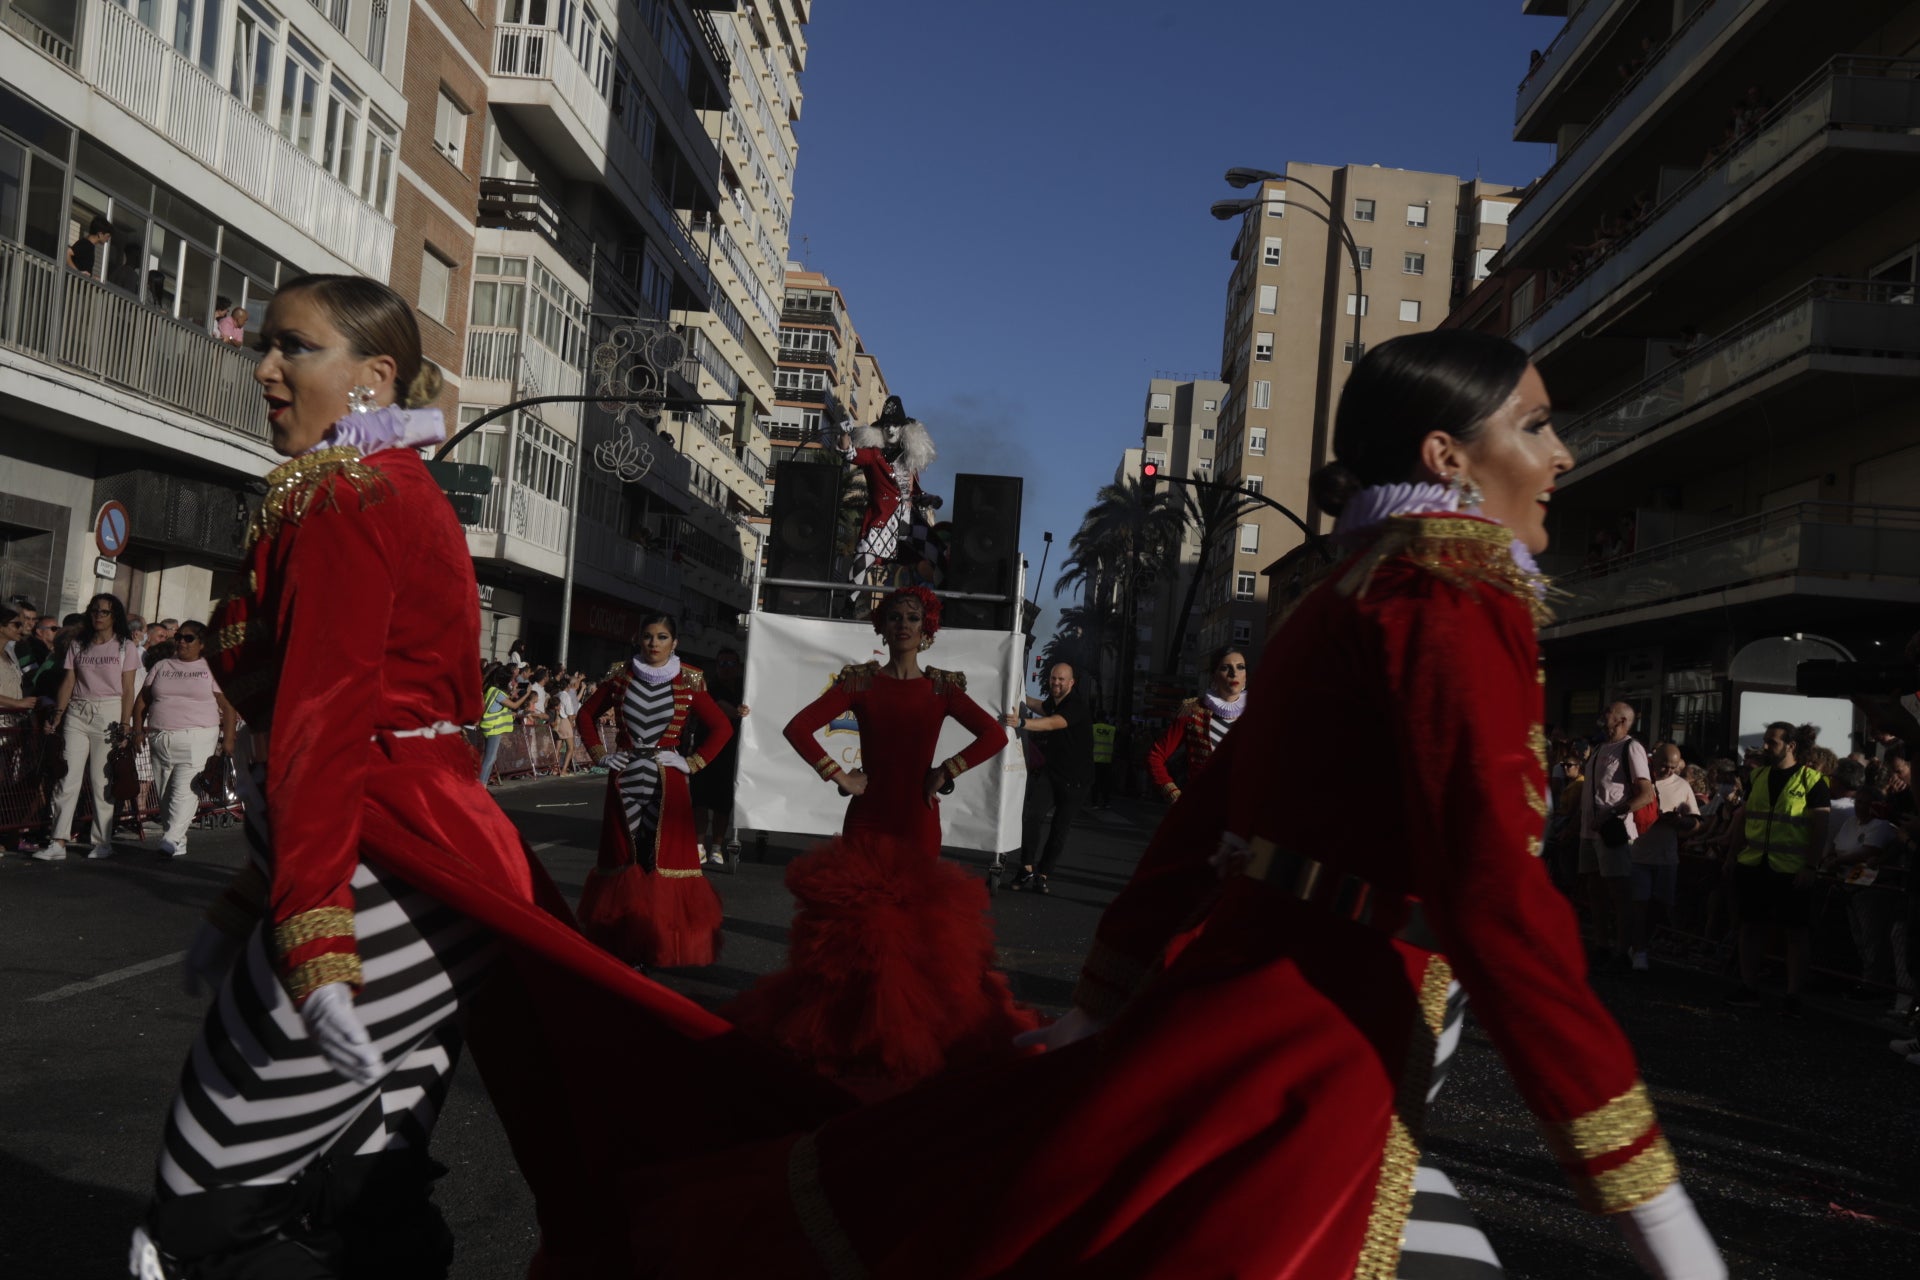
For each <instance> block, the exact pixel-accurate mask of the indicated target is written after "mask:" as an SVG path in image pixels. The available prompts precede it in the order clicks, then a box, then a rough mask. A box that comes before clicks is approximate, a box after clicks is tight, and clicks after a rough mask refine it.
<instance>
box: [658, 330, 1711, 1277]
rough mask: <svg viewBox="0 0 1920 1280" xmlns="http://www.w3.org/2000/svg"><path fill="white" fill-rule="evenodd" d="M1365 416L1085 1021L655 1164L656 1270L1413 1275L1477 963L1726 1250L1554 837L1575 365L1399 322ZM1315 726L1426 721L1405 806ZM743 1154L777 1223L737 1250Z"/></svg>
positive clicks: (1348, 417) (1522, 1054) (1614, 1176)
mask: <svg viewBox="0 0 1920 1280" xmlns="http://www.w3.org/2000/svg"><path fill="white" fill-rule="evenodd" d="M1334 449H1335V455H1336V458H1337V460H1338V461H1337V462H1336V463H1335V464H1333V468H1332V469H1331V471H1330V472H1329V473H1328V474H1327V475H1326V476H1324V477H1321V478H1320V479H1321V480H1323V481H1324V483H1321V484H1317V485H1316V489H1317V491H1318V493H1319V494H1320V496H1321V505H1322V506H1323V508H1325V509H1327V510H1333V511H1342V517H1341V526H1340V530H1341V531H1340V534H1339V537H1340V539H1341V542H1342V549H1343V551H1344V555H1343V556H1342V557H1341V561H1340V563H1339V564H1338V565H1337V566H1336V567H1335V568H1334V569H1333V570H1332V571H1331V573H1330V574H1329V576H1328V577H1327V578H1326V579H1325V580H1324V581H1323V582H1321V584H1320V585H1319V586H1318V587H1316V588H1315V589H1314V590H1313V591H1312V592H1311V593H1310V594H1309V595H1308V596H1307V597H1306V598H1305V599H1304V600H1303V601H1302V602H1301V604H1300V605H1299V606H1298V607H1297V609H1296V610H1295V612H1294V613H1293V614H1292V616H1291V617H1290V618H1289V619H1288V620H1287V621H1286V623H1285V625H1284V626H1283V627H1282V629H1281V630H1280V632H1279V633H1278V634H1277V635H1276V637H1275V638H1274V639H1273V640H1272V641H1271V642H1270V643H1269V646H1268V652H1267V654H1266V662H1267V664H1268V670H1269V672H1270V674H1269V676H1268V677H1267V678H1266V679H1263V680H1262V682H1261V687H1260V689H1259V690H1257V691H1256V692H1255V693H1254V694H1253V695H1252V697H1253V699H1254V702H1253V705H1252V706H1251V707H1250V708H1249V710H1248V712H1247V715H1246V717H1245V723H1243V724H1242V725H1240V726H1239V727H1238V728H1237V729H1236V730H1235V731H1234V732H1233V733H1232V734H1231V735H1229V736H1228V738H1227V740H1226V742H1225V744H1224V747H1223V750H1222V752H1221V754H1220V756H1219V758H1217V759H1215V760H1214V761H1213V763H1212V764H1211V765H1210V766H1209V767H1208V768H1207V769H1206V770H1204V771H1203V772H1202V773H1201V774H1200V776H1199V777H1198V778H1197V779H1196V780H1195V781H1194V782H1193V784H1192V785H1191V786H1190V787H1189V788H1188V791H1187V794H1186V796H1185V797H1184V799H1183V800H1182V802H1181V803H1180V804H1178V805H1176V806H1175V807H1174V809H1173V810H1172V812H1171V813H1170V814H1169V815H1168V818H1167V820H1166V821H1165V822H1164V823H1163V824H1162V826H1161V828H1160V830H1159V832H1158V833H1157V834H1156V836H1155V838H1154V840H1153V842H1152V843H1151V845H1150V846H1149V848H1148V850H1147V853H1146V854H1145V856H1144V858H1143V859H1142V862H1141V864H1140V866H1139V868H1138V869H1137V870H1136V872H1135V875H1134V877H1133V879H1132V881H1131V882H1130V884H1129V886H1128V887H1127V889H1126V890H1124V891H1123V892H1122V894H1121V895H1120V896H1119V897H1118V898H1117V899H1116V900H1115V901H1114V903H1113V905H1112V906H1111V908H1110V909H1109V910H1108V912H1107V913H1106V915H1105V917H1104V919H1103V921H1102V923H1101V925H1100V928H1099V931H1098V935H1097V942H1096V945H1095V947H1094V948H1093V951H1092V953H1091V955H1090V957H1089V959H1088V961H1087V964H1086V966H1085V969H1084V971H1083V975H1082V979H1081V982H1080V985H1079V987H1078V989H1077V991H1076V1008H1075V1010H1074V1011H1073V1012H1072V1013H1070V1014H1069V1015H1068V1016H1067V1017H1066V1018H1064V1019H1062V1020H1061V1021H1060V1022H1059V1023H1056V1024H1054V1026H1053V1027H1052V1028H1050V1029H1049V1034H1048V1037H1047V1041H1048V1043H1049V1045H1051V1046H1053V1047H1051V1048H1050V1049H1049V1051H1048V1052H1045V1053H1043V1054H1041V1055H1039V1056H1037V1057H1034V1058H1026V1059H1015V1060H1013V1061H1010V1062H1006V1063H1003V1064H1000V1065H997V1066H992V1067H987V1068H983V1069H982V1070H979V1071H976V1072H969V1073H960V1074H955V1075H950V1076H947V1077H944V1078H941V1079H937V1080H933V1081H930V1082H928V1083H927V1084H925V1085H922V1086H921V1087H919V1088H917V1089H915V1090H913V1091H912V1092H910V1093H907V1094H904V1095H902V1096H900V1097H897V1098H893V1099H891V1100H888V1101H886V1102H882V1103H879V1104H877V1105H874V1106H870V1107H866V1108H863V1109H861V1110H858V1111H855V1112H851V1113H849V1114H847V1115H844V1116H841V1117H838V1118H836V1119H834V1120H832V1121H830V1122H828V1123H827V1124H825V1125H824V1126H821V1127H819V1128H816V1129H813V1130H811V1131H808V1132H805V1133H803V1134H801V1135H799V1136H797V1137H793V1138H789V1139H786V1140H783V1141H782V1142H779V1143H776V1144H771V1145H766V1146H761V1147H758V1148H750V1149H748V1150H746V1151H743V1152H737V1153H729V1154H727V1155H725V1156H722V1157H719V1158H716V1159H713V1160H712V1161H710V1162H706V1163H705V1164H704V1165H702V1164H700V1163H699V1162H689V1163H687V1164H683V1165H680V1166H678V1167H675V1168H673V1169H671V1170H669V1171H666V1172H665V1173H663V1174H662V1175H660V1176H658V1177H657V1178H650V1179H648V1182H649V1185H648V1187H647V1188H645V1189H644V1190H645V1191H647V1192H650V1193H652V1194H642V1195H640V1196H638V1197H637V1198H636V1202H637V1203H638V1204H641V1205H642V1206H644V1208H643V1209H642V1210H641V1212H642V1213H643V1215H644V1220H643V1221H642V1223H641V1224H640V1229H641V1231H642V1232H643V1233H644V1238H647V1239H649V1240H650V1241H651V1242H652V1244H653V1245H654V1248H655V1252H656V1256H657V1257H659V1258H660V1259H661V1264H662V1265H661V1266H660V1268H659V1269H658V1272H657V1274H662V1275H666V1276H672V1277H683V1276H685V1277H691V1276H696V1275H699V1276H706V1275H748V1274H767V1275H775V1274H777V1275H781V1276H790V1277H791V1276H806V1275H812V1276H844V1275H856V1274H857V1275H864V1276H870V1277H875V1278H876V1280H878V1278H884V1277H905V1276H915V1277H947V1278H958V1277H967V1278H972V1277H988V1276H992V1277H1048V1278H1050V1280H1051V1278H1059V1277H1078V1276H1101V1277H1143V1278H1144V1277H1166V1276H1236V1277H1238V1276H1244V1277H1258V1278H1259V1280H1274V1278H1281V1280H1345V1278H1346V1277H1350V1276H1357V1277H1362V1278H1363V1280H1377V1278H1383V1277H1393V1276H1395V1275H1397V1274H1399V1270H1400V1264H1401V1258H1402V1254H1403V1252H1414V1251H1417V1250H1416V1248H1415V1245H1416V1243H1417V1242H1413V1241H1411V1239H1410V1233H1411V1229H1410V1227H1409V1224H1408V1218H1409V1213H1410V1211H1411V1209H1412V1206H1413V1201H1414V1196H1415V1192H1416V1188H1417V1187H1418V1186H1419V1185H1420V1184H1419V1182H1418V1176H1417V1175H1418V1163H1419V1156H1420V1149H1419V1142H1420V1134H1421V1127H1422V1120H1423V1116H1424V1113H1425V1110H1426V1105H1427V1100H1428V1097H1429V1091H1430V1088H1431V1086H1432V1084H1433V1080H1432V1077H1433V1075H1434V1065H1435V1061H1436V1058H1437V1057H1439V1056H1440V1054H1439V1052H1438V1051H1439V1050H1440V1049H1441V1048H1442V1047H1443V1046H1441V1044H1440V1042H1441V1040H1442V1037H1443V1035H1444V1034H1445V1030H1446V1006H1447V1004H1448V995H1449V990H1450V988H1451V986H1452V983H1453V980H1454V979H1455V978H1456V977H1457V978H1458V981H1459V982H1460V984H1461V985H1462V986H1464V988H1465V990H1466V992H1467V993H1468V994H1469V995H1470V996H1471V997H1472V998H1473V999H1474V1001H1475V1002H1476V1003H1477V1004H1478V1005H1479V1008H1480V1017H1481V1021H1482V1022H1483V1024H1484V1025H1485V1027H1486V1029H1487V1031H1488V1034H1489V1035H1490V1037H1491V1038H1492V1040H1493V1042H1494V1044H1495V1046H1496V1047H1497V1049H1498V1050H1499V1051H1500V1053H1501V1055H1502V1057H1503V1058H1504V1059H1505V1061H1506V1064H1507V1067H1508V1070H1509V1072H1510V1074H1511V1075H1512V1077H1513V1079H1514V1081H1515V1083H1516V1084H1517V1085H1518V1086H1519V1089H1520V1092H1521V1094H1522V1095H1523V1096H1524V1098H1525V1099H1526V1101H1527V1102H1528V1104H1529V1105H1530V1106H1531V1108H1532V1109H1533V1111H1534V1113H1535V1114H1536V1116H1537V1117H1538V1118H1539V1121H1540V1124H1541V1128H1542V1131H1543V1133H1544V1136H1545V1137H1546V1140H1547V1143H1548V1146H1549V1148H1550V1149H1551V1150H1552V1151H1553V1152H1554V1153H1555V1155H1556V1156H1557V1157H1558V1159H1559V1161H1560V1163H1561V1165H1562V1167H1563V1168H1564V1170H1565V1171H1566V1173H1567V1175H1568V1177H1569V1178H1570V1180H1571V1181H1572V1183H1573V1185H1574V1188H1575V1190H1576V1192H1577V1194H1578V1196H1579V1198H1580V1200H1581V1202H1582V1203H1583V1204H1584V1205H1586V1206H1587V1207H1588V1208H1590V1209H1592V1210H1595V1211H1598V1212H1602V1213H1606V1214H1610V1215H1612V1216H1613V1217H1614V1220H1615V1221H1616V1222H1617V1223H1618V1224H1619V1225H1620V1226H1621V1228H1622V1231H1623V1233H1624V1234H1625V1235H1626V1237H1627V1240H1628V1243H1629V1244H1630V1246H1631V1247H1632V1248H1633V1250H1634V1252H1635V1254H1636V1256H1637V1257H1638V1258H1639V1259H1640V1261H1641V1262H1642V1264H1643V1265H1644V1266H1646V1268H1647V1269H1648V1270H1649V1271H1650V1272H1651V1273H1653V1274H1655V1275H1659V1276H1665V1277H1689V1278H1692V1277H1700V1278H1702V1280H1707V1278H1712V1277H1719V1276H1723V1275H1724V1274H1725V1270H1724V1267H1723V1265H1722V1264H1721V1262H1720V1259H1719V1256H1718V1253H1717V1251H1716V1250H1715V1248H1714V1245H1713V1242H1712V1240H1711V1238H1710V1237H1709V1236H1708V1235H1707V1233H1706V1231H1705V1228H1704V1227H1703V1225H1702V1224H1701V1222H1700V1220H1699V1217H1698V1215H1697V1214H1696V1213H1695V1212H1694V1209H1693V1207H1692V1204H1691V1202H1690V1201H1689V1200H1688V1198H1687V1196H1686V1193H1685V1191H1684V1190H1683V1189H1682V1188H1681V1187H1680V1184H1679V1182H1678V1174H1677V1169H1676V1166H1675V1162H1674V1158H1673V1154H1672V1152H1671V1151H1670V1150H1669V1148H1668V1145H1667V1141H1666V1139H1665V1137H1664V1136H1663V1134H1662V1132H1661V1129H1660V1125H1659V1122H1658V1119H1657V1117H1656V1115H1655V1113H1654V1108H1653V1104H1652V1102H1651V1101H1650V1099H1649V1097H1648V1094H1647V1091H1646V1089H1645V1087H1644V1086H1643V1085H1642V1084H1641V1083H1640V1081H1639V1078H1638V1074H1637V1070H1636V1067H1635V1063H1634V1056H1633V1052H1632V1050H1631V1048H1630V1047H1629V1046H1628V1044H1627V1042H1626V1039H1625V1037H1624V1036H1623V1035H1622V1034H1621V1031H1620V1028H1619V1027H1618V1025H1616V1024H1615V1022H1614V1021H1613V1019H1612V1018H1611V1017H1610V1016H1609V1015H1608V1014H1607V1012H1606V1010H1605V1009H1604V1008H1603V1007H1602V1006H1601V1004H1600V1002H1599V1000H1598V999H1597V998H1596V997H1595V996H1594V994H1593V992H1592V990H1591V989H1590V988H1589V987H1588V985H1587V982H1586V967H1585V961H1584V957H1583V956H1582V954H1581V950H1580V943H1579V931H1578V929H1577V928H1576V927H1575V926H1574V922H1573V920H1572V918H1571V913H1570V909H1569V907H1568V905H1567V903H1566V901H1565V899H1564V898H1563V897H1562V896H1561V895H1560V894H1559V893H1558V892H1557V891H1556V890H1555V889H1554V888H1553V886H1552V884H1551V883H1550V881H1549V880H1548V877H1547V874H1546V869H1545V867H1544V866H1543V865H1542V864H1541V863H1540V861H1539V858H1538V856H1537V855H1538V853H1539V843H1540V835H1541V831H1542V827H1543V823H1544V819H1545V813H1546V806H1545V802H1544V799H1543V795H1544V788H1545V785H1546V770H1545V764H1544V762H1543V761H1542V760H1541V758H1540V757H1541V755H1542V753H1543V751H1544V746H1545V742H1544V738H1543V736H1542V733H1541V729H1540V713H1541V693H1540V686H1539V653H1538V647H1537V640H1536V627H1537V625H1538V622H1539V619H1540V618H1541V617H1542V616H1543V607H1542V591H1543V587H1544V583H1543V582H1542V580H1541V579H1540V577H1539V575H1538V574H1537V573H1536V572H1535V571H1534V569H1533V562H1532V559H1531V557H1532V554H1533V553H1536V552H1538V551H1539V550H1541V549H1542V548H1544V547H1545V545H1546V540H1547V539H1546V527H1545V514H1546V509H1547V503H1548V501H1549V499H1550V495H1551V493H1552V490H1553V487H1554V481H1555V478H1556V477H1557V476H1558V475H1559V474H1561V473H1562V472H1564V471H1565V470H1566V469H1567V468H1568V467H1569V466H1570V465H1571V461H1570V459H1569V458H1568V456H1567V453H1566V451H1565V450H1564V449H1563V448H1562V447H1561V445H1560V442H1559V440H1558V439H1557V438H1556V437H1555V435H1554V432H1553V428H1552V425H1551V406H1550V404H1549V402H1548V400H1547V396H1546V391H1545V388H1544V386H1543V384H1542V383H1541V380H1540V376H1539V374H1538V373H1537V372H1536V371H1534V370H1533V368H1532V367H1531V366H1530V365H1529V364H1528V362H1527V360H1526V357H1525V356H1524V354H1523V353H1521V352H1520V351H1519V349H1518V348H1516V347H1514V346H1512V345H1511V344H1509V343H1506V342H1504V341H1501V340H1499V339H1495V338H1491V337H1488V336H1486V335H1481V334H1476V333H1472V332H1469V331H1462V330H1449V331H1441V332H1435V333H1428V334H1420V335H1415V336H1410V337H1406V338H1400V339H1395V340H1394V341H1392V342H1387V343H1382V344H1381V345H1380V346H1378V347H1376V348H1374V349H1373V350H1372V351H1369V352H1368V353H1367V355H1366V357H1365V359H1364V360H1363V361H1361V363H1360V364H1359V365H1358V366H1357V367H1356V368H1355V370H1354V372H1353V375H1352V377H1351V379H1350V381H1349V382H1348V384H1347V387H1346V390H1345V392H1344V395H1343V397H1342V401H1341V405H1340V410H1339V416H1338V421H1337V424H1336V431H1335V439H1334ZM1341 480H1344V482H1345V483H1344V484H1341V483H1337V482H1338V481H1341ZM1356 490H1357V492H1356ZM1462 508H1465V509H1464V510H1463V509H1462ZM1303 734H1310V735H1311V736H1312V741H1313V743H1314V747H1315V750H1316V752H1317V753H1319V754H1322V755H1330V756H1332V757H1333V758H1342V757H1355V758H1357V757H1360V756H1362V755H1365V754H1366V753H1367V752H1369V751H1372V750H1377V749H1378V746H1379V744H1380V743H1381V742H1382V741H1385V742H1388V743H1391V744H1393V746H1394V747H1395V748H1396V749H1397V750H1398V751H1399V752H1400V754H1401V760H1400V763H1399V765H1398V767H1397V768H1395V769H1393V770H1391V771H1389V772H1390V775H1391V776H1393V777H1395V778H1397V779H1399V781H1400V788H1399V791H1398V794H1397V795H1396V796H1395V797H1394V802H1393V803H1389V804H1382V803H1381V801H1380V795H1379V792H1378V789H1377V784H1376V783H1375V781H1374V779H1373V778H1372V777H1371V776H1368V777H1364V778H1363V777H1360V776H1354V777H1351V778H1349V777H1347V776H1345V775H1339V774H1336V775H1333V776H1328V775H1326V774H1325V773H1324V771H1316V770H1312V769H1310V768H1305V767H1304V766H1302V765H1301V763H1300V757H1299V751H1298V742H1299V740H1300V738H1301V735H1303ZM1356 812H1366V813H1368V814H1370V815H1371V820H1370V821H1369V822H1366V823H1362V824H1359V825H1356V824H1355V823H1354V822H1353V815H1354V814H1355V813H1356ZM1203 915H1205V917H1206V923H1205V926H1204V927H1203V928H1202V929H1201V930H1200V932H1199V934H1198V936H1197V937H1195V938H1193V940H1192V941H1191V942H1190V943H1189V944H1188V945H1187V946H1186V947H1185V948H1184V949H1183V950H1181V951H1180V952H1179V954H1178V955H1177V956H1175V957H1173V958H1172V959H1167V957H1166V955H1165V951H1166V946H1167V944H1168V942H1169V941H1170V940H1172V939H1173V938H1175V937H1176V936H1177V935H1179V934H1180V933H1181V932H1183V931H1184V930H1185V929H1186V928H1187V927H1188V926H1189V925H1190V924H1191V923H1192V922H1193V921H1194V920H1196V919H1199V918H1201V917H1202V916H1203ZM709 1177H710V1178H712V1179H714V1180H715V1181H716V1182H718V1181H720V1180H724V1181H725V1184H726V1185H727V1186H728V1187H730V1188H732V1189H734V1190H735V1191H736V1192H737V1193H738V1192H745V1193H746V1194H747V1196H748V1197H749V1198H750V1202H749V1203H746V1204H742V1203H740V1202H739V1199H738V1196H737V1195H736V1197H735V1198H734V1201H733V1202H732V1203H729V1204H727V1205H726V1206H725V1208H724V1210H721V1209H714V1210H713V1212H714V1213H719V1212H723V1211H724V1212H725V1213H726V1214H728V1215H729V1216H731V1217H734V1218H736V1219H737V1220H739V1221H751V1222H753V1223H754V1227H755V1229H754V1231H752V1232H735V1233H732V1234H731V1235H729V1236H727V1237H726V1238H725V1240H724V1242H723V1245H722V1247H720V1248H718V1249H716V1237H718V1236H719V1235H720V1234H721V1233H719V1232H716V1231H715V1230H714V1229H713V1226H714V1220H713V1219H712V1218H710V1217H708V1216H706V1215H704V1214H703V1213H702V1212H701V1208H702V1206H711V1205H714V1204H715V1203H716V1199H715V1198H714V1197H713V1196H712V1193H711V1191H710V1190H709V1189H708V1187H709V1184H708V1183H707V1181H706V1179H707V1178H709ZM656 1195H657V1196H658V1198H657V1199H656V1198H654V1197H655V1196H656Z"/></svg>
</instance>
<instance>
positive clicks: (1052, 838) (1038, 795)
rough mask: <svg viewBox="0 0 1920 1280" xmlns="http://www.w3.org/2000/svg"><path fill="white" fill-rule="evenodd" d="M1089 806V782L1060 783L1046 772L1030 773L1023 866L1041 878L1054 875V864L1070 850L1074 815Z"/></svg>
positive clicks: (1022, 832) (1024, 809) (1023, 819)
mask: <svg viewBox="0 0 1920 1280" xmlns="http://www.w3.org/2000/svg"><path fill="white" fill-rule="evenodd" d="M1086 803H1087V784H1086V783H1084V782H1079V783H1074V782H1060V781H1057V780H1055V779H1054V778H1053V777H1051V776H1050V775H1048V774H1047V773H1045V772H1044V771H1043V772H1040V773H1030V774H1028V775H1027V800H1026V804H1025V805H1024V806H1023V807H1022V809H1021V812H1020V864H1021V865H1022V866H1027V867H1032V868H1033V869H1034V870H1035V871H1038V872H1039V873H1040V874H1041V875H1046V874H1048V873H1049V872H1051V871H1052V870H1053V864H1054V863H1056V862H1058V861H1060V851H1061V850H1063V849H1065V848H1066V847H1067V832H1069V831H1071V830H1072V829H1073V819H1074V815H1075V814H1077V813H1079V812H1080V810H1081V808H1082V807H1083V806H1084V805H1085V804H1086ZM1049 814H1051V815H1052V821H1051V823H1049V821H1048V815H1049ZM1042 828H1045V834H1044V842H1043V837H1042Z"/></svg>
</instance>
